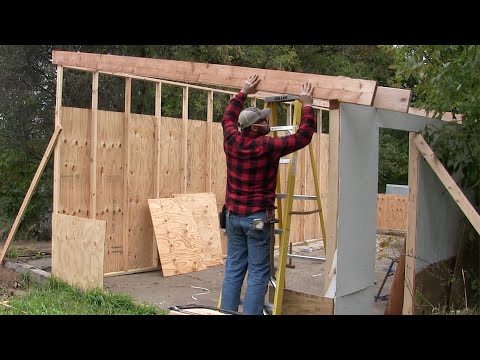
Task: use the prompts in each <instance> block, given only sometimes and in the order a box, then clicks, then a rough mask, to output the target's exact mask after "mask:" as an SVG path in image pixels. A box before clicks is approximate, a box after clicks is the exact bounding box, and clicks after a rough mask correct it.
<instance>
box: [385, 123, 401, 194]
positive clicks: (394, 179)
mask: <svg viewBox="0 0 480 360" xmlns="http://www.w3.org/2000/svg"><path fill="white" fill-rule="evenodd" d="M378 162H379V165H378V192H379V193H385V188H386V184H400V185H407V184H408V133H407V132H405V131H399V130H393V129H380V139H379V159H378Z"/></svg>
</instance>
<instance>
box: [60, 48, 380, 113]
mask: <svg viewBox="0 0 480 360" xmlns="http://www.w3.org/2000/svg"><path fill="white" fill-rule="evenodd" d="M52 63H53V64H56V65H62V66H64V67H81V68H86V69H91V70H92V71H113V72H122V73H127V74H132V75H139V76H148V77H153V78H158V79H166V80H177V81H182V82H192V83H201V84H208V85H215V86H225V87H232V88H237V89H238V88H241V87H242V86H243V85H244V82H245V79H247V78H248V77H249V76H250V75H252V74H257V75H258V76H259V78H260V79H261V81H260V83H259V84H258V86H257V90H262V91H268V92H278V93H283V94H290V95H300V91H301V86H302V84H303V83H304V82H306V81H309V82H311V83H312V85H313V87H314V92H313V97H314V98H318V99H325V100H333V99H338V101H340V102H345V103H353V104H359V105H368V106H371V105H372V104H373V98H374V95H375V91H376V88H377V82H376V81H373V80H359V79H351V78H347V77H343V76H342V77H336V76H326V75H316V74H304V73H295V72H288V71H279V70H265V69H258V68H248V67H240V66H230V65H217V64H206V63H197V62H188V61H176V60H163V59H151V58H140V57H131V56H118V55H105V54H91V53H81V52H68V51H58V50H54V51H53V53H52Z"/></svg>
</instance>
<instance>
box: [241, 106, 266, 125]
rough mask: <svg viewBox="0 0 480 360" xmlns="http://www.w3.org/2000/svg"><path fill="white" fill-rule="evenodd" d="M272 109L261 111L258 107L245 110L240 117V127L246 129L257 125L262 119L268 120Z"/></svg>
mask: <svg viewBox="0 0 480 360" xmlns="http://www.w3.org/2000/svg"><path fill="white" fill-rule="evenodd" d="M270 112H271V111H270V108H265V109H263V110H259V109H257V108H256V107H249V108H246V109H244V110H243V111H242V112H241V113H240V116H239V117H238V126H239V127H241V128H242V129H245V128H247V127H249V126H252V124H255V123H256V122H257V121H258V120H260V119H266V118H268V117H269V116H270Z"/></svg>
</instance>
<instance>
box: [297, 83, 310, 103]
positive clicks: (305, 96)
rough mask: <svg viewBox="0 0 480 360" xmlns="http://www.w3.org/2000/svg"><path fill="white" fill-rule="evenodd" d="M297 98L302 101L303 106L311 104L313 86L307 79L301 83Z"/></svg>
mask: <svg viewBox="0 0 480 360" xmlns="http://www.w3.org/2000/svg"><path fill="white" fill-rule="evenodd" d="M299 99H300V101H301V102H302V103H303V106H312V105H313V86H312V84H310V83H309V82H308V81H307V82H305V83H304V84H303V85H302V90H301V91H300V98H299Z"/></svg>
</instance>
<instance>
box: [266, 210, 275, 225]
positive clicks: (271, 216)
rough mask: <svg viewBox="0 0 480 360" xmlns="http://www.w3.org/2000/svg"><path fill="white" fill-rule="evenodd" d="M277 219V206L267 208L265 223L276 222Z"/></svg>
mask: <svg viewBox="0 0 480 360" xmlns="http://www.w3.org/2000/svg"><path fill="white" fill-rule="evenodd" d="M275 220H277V219H275V208H271V209H266V210H265V224H269V223H272V222H276V221H275Z"/></svg>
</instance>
